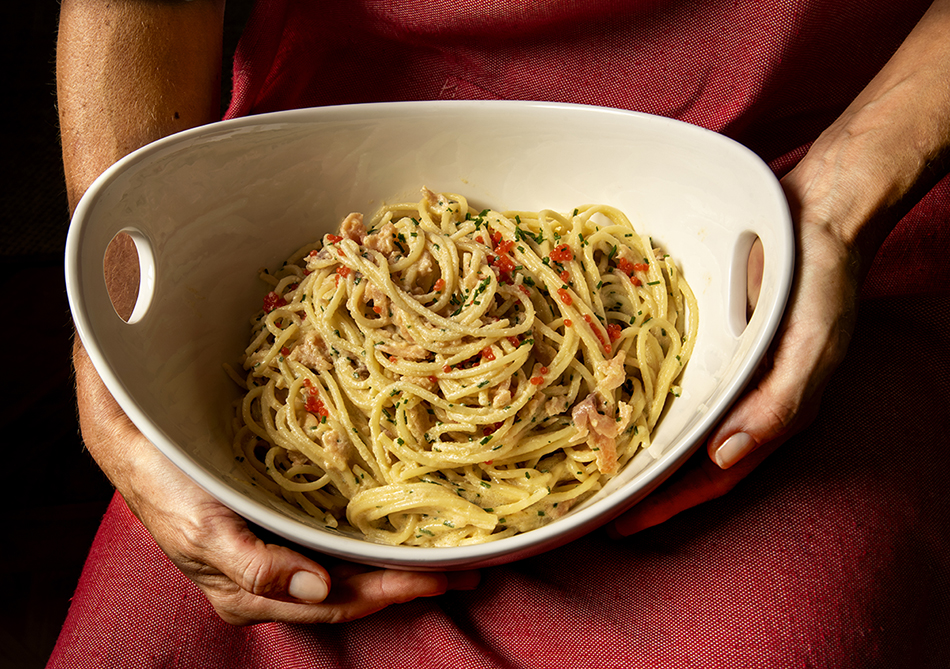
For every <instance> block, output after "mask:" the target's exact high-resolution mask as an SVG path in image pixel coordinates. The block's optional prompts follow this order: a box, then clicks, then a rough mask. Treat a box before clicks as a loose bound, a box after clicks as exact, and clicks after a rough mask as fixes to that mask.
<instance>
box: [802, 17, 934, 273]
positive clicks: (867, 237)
mask: <svg viewBox="0 0 950 669" xmlns="http://www.w3.org/2000/svg"><path fill="white" fill-rule="evenodd" d="M948 149H950V0H937V2H934V3H933V5H932V6H931V8H930V10H929V11H928V12H927V14H926V15H925V16H924V17H923V19H922V20H921V21H920V23H919V24H918V25H917V26H916V28H915V29H914V30H913V32H912V33H911V34H910V35H909V36H908V38H907V39H906V40H905V41H904V43H903V44H902V45H901V47H900V49H898V51H897V52H896V53H895V54H894V56H893V57H892V58H891V59H890V61H889V62H888V63H887V65H886V66H885V67H884V68H883V69H882V70H881V71H880V73H879V74H878V75H877V76H876V77H875V78H874V79H873V80H872V81H871V82H870V83H869V84H868V86H867V87H866V88H865V89H864V90H863V91H862V93H861V94H860V95H859V96H858V97H857V98H856V99H855V100H854V102H852V104H851V105H849V106H848V108H847V109H846V110H845V112H844V113H843V114H842V115H841V116H840V117H839V118H838V120H837V121H836V122H835V123H834V124H832V125H831V126H830V127H829V128H828V129H827V130H826V131H825V132H824V133H822V135H821V136H820V137H819V138H818V140H816V142H815V143H814V145H813V146H812V148H811V149H810V151H809V153H808V155H807V156H806V158H805V159H803V160H802V162H801V163H800V164H799V166H798V167H797V168H796V169H795V170H793V172H792V173H791V174H789V175H788V177H786V179H785V184H786V190H787V191H788V192H789V195H790V198H791V199H792V205H793V207H796V206H798V207H801V208H802V209H805V210H807V211H809V212H810V213H811V216H810V217H809V218H808V220H806V221H803V223H804V224H818V225H825V226H827V227H828V230H829V232H831V233H832V234H834V235H835V236H836V237H837V238H838V239H840V240H841V241H842V242H843V243H844V244H845V245H846V246H848V247H849V249H850V250H851V251H852V252H854V253H856V255H857V257H858V259H859V260H858V264H859V266H858V267H857V268H856V269H857V271H858V274H859V275H861V276H863V274H864V273H865V272H866V271H867V269H868V267H869V265H870V262H871V260H872V259H873V256H874V253H875V251H876V250H877V248H878V247H879V246H880V245H881V243H883V241H884V238H885V237H886V236H887V234H888V233H889V232H890V230H891V229H893V227H894V225H895V224H896V223H897V221H899V220H900V218H901V217H902V216H903V214H905V213H906V212H907V211H908V210H909V209H910V207H912V206H913V205H914V204H915V203H916V201H917V200H918V199H919V198H920V197H922V196H923V195H924V194H925V193H926V192H927V190H929V189H930V188H931V187H932V186H933V185H934V184H935V183H936V181H937V180H938V179H939V178H940V177H941V176H943V174H944V173H945V170H946V167H947V158H948V155H950V150H948Z"/></svg>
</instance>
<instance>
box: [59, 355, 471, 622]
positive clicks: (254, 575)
mask: <svg viewBox="0 0 950 669" xmlns="http://www.w3.org/2000/svg"><path fill="white" fill-rule="evenodd" d="M74 360H75V365H76V377H77V391H78V392H77V395H78V399H79V411H80V421H81V425H82V430H83V436H84V439H85V442H86V445H87V447H88V448H89V450H90V452H91V453H92V455H93V457H94V458H95V459H96V460H97V462H98V463H99V465H100V466H101V467H102V469H103V471H105V473H106V474H107V475H108V476H109V478H110V479H111V480H112V482H113V484H115V486H116V488H117V489H118V490H119V492H120V493H121V494H122V496H123V497H124V498H125V501H126V503H127V504H128V505H129V508H130V509H131V510H132V511H133V513H134V514H135V515H136V516H137V517H138V518H139V520H141V521H142V523H143V525H145V527H146V528H147V529H148V530H149V532H150V533H151V534H152V536H153V537H154V539H155V541H156V543H157V544H158V546H159V547H160V548H161V549H162V551H164V552H165V554H166V555H167V556H168V557H169V559H170V560H171V561H172V562H173V563H174V564H175V566H176V567H177V568H178V569H179V570H181V571H182V572H183V573H184V574H185V576H187V577H188V578H189V579H190V580H192V581H193V582H194V583H195V584H196V585H197V586H198V587H199V588H200V589H201V590H202V592H203V593H204V595H205V596H206V597H207V599H208V601H209V602H210V603H211V605H212V606H213V607H214V609H215V611H216V612H217V614H218V615H219V616H220V617H221V618H222V619H223V620H225V621H226V622H228V623H231V624H235V625H246V624H251V623H257V622H265V621H281V622H293V623H328V622H345V621H349V620H354V619H356V618H361V617H363V616H366V615H369V614H371V613H374V612H376V611H378V610H380V609H383V608H385V607H387V606H389V605H390V604H396V603H400V602H406V601H409V600H412V599H415V598H416V597H429V596H433V595H440V594H443V593H445V592H446V590H448V589H471V588H473V587H475V585H476V584H477V582H478V573H477V572H455V573H449V574H441V573H423V572H408V571H397V570H386V569H383V570H379V569H369V568H366V567H362V566H360V565H354V564H350V563H345V562H335V563H334V565H333V566H331V567H330V569H329V570H327V569H325V568H324V567H322V566H321V565H319V564H317V563H316V562H315V561H313V560H312V559H310V558H309V557H306V556H305V555H303V554H301V553H299V552H297V551H294V550H291V549H290V548H288V547H286V546H281V545H277V544H268V543H265V542H264V541H262V540H261V539H260V538H258V537H257V536H255V535H254V533H253V532H252V531H251V530H250V528H249V527H248V526H247V523H245V521H244V520H243V519H242V518H240V517H239V516H238V515H237V514H235V513H234V512H233V511H231V510H230V509H228V508H227V507H225V506H224V505H222V504H221V503H220V502H218V501H217V500H216V499H214V498H213V497H212V496H211V495H209V494H208V493H206V492H205V491H204V490H202V489H201V488H199V487H198V486H197V485H195V484H194V483H193V482H192V481H191V479H189V478H188V477H187V476H186V475H185V474H184V473H182V472H181V471H180V470H179V469H178V468H177V467H175V465H173V464H172V463H171V461H169V460H168V459H167V458H166V457H165V456H164V455H162V453H161V452H159V451H158V449H156V448H155V447H154V446H152V444H150V443H149V442H148V440H146V439H145V437H144V436H142V434H141V433H140V432H139V431H138V430H137V429H136V427H135V426H134V425H133V424H132V422H131V421H130V420H129V419H128V418H127V417H126V415H125V414H124V413H123V412H122V410H121V408H119V406H118V404H117V403H116V402H115V400H114V399H113V398H112V396H111V395H110V394H109V391H108V390H107V389H106V388H105V386H104V384H103V383H102V381H101V380H100V378H99V376H98V374H97V373H96V371H95V369H94V368H93V367H92V363H91V362H90V360H89V358H88V356H87V355H86V353H85V351H84V350H83V349H82V346H81V344H78V342H77V346H76V350H75V352H74Z"/></svg>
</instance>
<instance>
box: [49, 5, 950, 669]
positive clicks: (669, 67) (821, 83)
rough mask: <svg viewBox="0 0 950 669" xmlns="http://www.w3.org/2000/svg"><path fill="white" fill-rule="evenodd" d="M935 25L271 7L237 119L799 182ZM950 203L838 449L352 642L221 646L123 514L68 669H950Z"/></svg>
mask: <svg viewBox="0 0 950 669" xmlns="http://www.w3.org/2000/svg"><path fill="white" fill-rule="evenodd" d="M928 4H929V3H928V2H923V1H914V0H908V1H907V2H901V3H866V2H859V1H857V0H854V1H852V0H844V1H842V0H763V1H758V2H753V1H751V0H749V1H745V0H738V1H736V2H732V1H729V2H726V1H722V0H719V1H713V0H703V1H699V2H678V1H674V0H665V1H662V0H638V1H629V2H622V1H621V0H601V1H596V0H552V1H550V2H504V1H502V0H427V1H426V2H423V1H422V0H335V1H331V0H326V1H324V2H320V3H315V2H314V3H305V2H290V1H288V0H260V1H259V2H258V4H257V7H256V8H255V11H254V13H253V15H252V18H251V21H250V24H249V26H248V28H247V30H246V31H245V34H244V36H243V37H242V40H241V43H240V45H239V49H238V53H237V56H236V62H235V83H234V98H233V102H232V105H231V108H230V111H229V116H239V115H246V114H252V113H258V112H264V111H272V110H277V109H286V108H290V107H303V106H313V105H326V104H340V103H348V102H367V101H384V100H406V99H447V98H507V99H542V100H556V101H566V102H581V103H590V104H599V105H607V106H614V107H621V108H627V109H634V110H638V111H646V112H651V113H658V114H663V115H667V116H673V117H676V118H680V119H683V120H686V121H689V122H692V123H696V124H699V125H703V126H705V127H708V128H711V129H713V130H716V131H719V132H723V133H725V134H727V135H729V136H731V137H734V138H735V139H737V140H739V141H741V142H743V143H745V144H746V145H748V146H749V147H751V148H752V149H753V150H755V151H757V152H758V153H759V154H760V155H761V156H762V157H763V158H764V159H765V160H767V161H769V163H770V164H771V165H772V166H773V168H774V169H775V170H776V171H777V172H779V173H781V172H783V171H785V170H787V169H788V168H789V167H791V166H792V165H793V164H794V162H795V161H796V160H797V159H799V158H800V157H801V156H802V155H803V153H804V149H805V147H807V145H808V144H809V143H810V142H811V141H812V140H813V139H814V138H815V137H816V136H817V134H818V133H819V132H820V131H821V130H822V129H823V128H824V127H825V126H827V125H828V124H829V123H830V122H831V121H832V120H833V119H834V118H835V116H836V115H837V114H838V113H839V112H840V110H841V109H843V107H844V106H845V105H846V104H847V103H848V102H849V101H850V99H851V98H853V96H854V95H855V94H856V93H857V92H858V91H859V90H860V89H861V87H862V86H863V85H864V84H865V83H866V82H867V81H868V80H869V79H870V78H871V77H872V76H873V74H874V73H875V72H876V71H877V69H879V68H880V66H881V65H882V64H883V63H884V62H885V61H886V60H887V58H888V57H889V56H890V55H891V54H892V53H893V51H894V49H895V48H896V47H897V45H898V44H899V43H900V42H901V40H902V39H903V38H904V37H905V36H906V34H907V33H908V32H909V31H910V29H911V28H912V27H913V25H914V23H915V22H916V21H917V19H918V18H919V17H920V16H921V15H922V13H923V11H924V9H925V7H926V5H928ZM948 212H950V187H948V185H947V183H946V182H942V183H941V184H940V185H939V186H938V187H937V188H936V189H935V190H934V191H933V192H931V193H930V194H929V195H928V196H927V198H925V200H924V201H923V202H922V203H921V205H919V206H918V207H917V208H916V209H915V210H914V211H913V212H911V214H910V215H908V217H907V218H905V220H904V221H902V223H901V225H900V226H899V227H898V229H897V230H895V232H894V234H892V235H891V237H890V238H889V239H888V242H887V244H886V245H885V247H884V248H883V249H882V251H881V253H880V254H879V256H878V258H877V260H876V264H875V268H874V270H873V271H872V274H871V276H870V277H869V280H868V283H867V285H866V287H865V295H866V297H867V298H868V299H866V300H865V302H864V303H863V305H862V308H861V312H860V315H859V323H858V327H857V330H856V333H855V337H854V339H853V343H852V347H851V351H850V353H849V357H848V359H847V360H846V361H845V363H844V365H843V366H842V368H841V369H840V371H839V372H838V373H837V374H836V376H835V377H834V378H833V379H832V382H831V385H830V386H829V388H828V390H827V392H826V400H825V403H824V405H823V408H822V411H821V414H820V415H819V418H818V420H817V421H816V423H815V424H814V425H813V426H812V427H811V428H809V429H808V430H807V431H806V432H805V433H803V434H801V435H799V436H798V437H796V438H794V439H793V440H792V441H790V442H789V443H788V444H786V445H785V446H784V447H783V448H782V449H780V451H778V452H777V453H776V454H775V455H774V456H772V457H771V458H770V459H769V460H768V461H766V463H765V464H764V465H762V466H761V467H760V468H759V469H758V470H756V472H755V473H754V474H753V475H752V476H751V477H750V478H748V479H747V480H746V481H744V482H743V483H742V484H741V485H740V486H739V487H738V488H737V489H736V490H734V491H733V492H732V493H730V494H729V495H727V496H726V497H724V498H722V499H720V500H716V501H714V502H710V503H708V504H705V505H703V506H702V507H699V508H697V509H693V510H691V511H689V512H686V513H684V514H682V515H680V516H678V517H676V518H674V519H673V520H671V521H669V522H668V523H666V524H664V525H662V526H660V527H657V528H653V529H651V530H648V531H645V532H643V533H641V534H639V535H637V536H634V537H631V538H628V539H626V540H620V541H613V540H610V539H608V538H607V537H606V536H604V535H603V534H600V533H595V534H593V535H591V536H588V537H586V538H584V539H581V540H579V541H576V542H574V543H572V544H570V545H569V546H566V547H564V548H561V549H558V550H555V551H551V552H549V553H546V554H544V555H541V556H539V557H536V558H532V559H529V560H525V561H522V562H519V563H515V564H512V565H508V566H504V567H497V568H492V569H488V570H485V572H484V574H483V580H482V584H481V585H480V586H479V588H478V589H477V590H475V591H473V592H464V593H451V594H448V595H446V596H443V597H439V598H433V599H425V600H419V601H415V602H411V603H408V604H404V605H399V606H396V607H391V608H390V609H387V610H385V611H383V612H381V613H379V614H376V615H373V616H371V617H369V618H367V619H364V620H360V621H356V622H353V623H349V624H345V625H339V626H291V625H283V624H265V625H257V626H253V627H248V628H234V627H230V626H228V625H226V624H224V623H223V622H221V621H220V620H219V619H218V618H217V617H216V616H215V614H214V613H213V611H212V610H211V608H210V606H209V605H208V604H207V602H206V601H205V600H204V598H203V596H202V595H201V594H200V592H199V591H198V590H197V588H195V587H194V586H193V585H192V584H191V583H190V582H189V581H187V579H185V578H184V577H183V576H182V575H181V574H180V573H179V572H177V571H176V570H175V569H174V567H173V566H172V565H171V564H170V562H169V561H168V560H167V558H165V556H164V555H163V554H162V553H161V551H160V550H159V549H158V548H157V546H156V545H155V543H154V541H152V539H151V537H150V536H149V535H148V533H147V532H146V531H145V529H144V528H143V527H142V526H141V525H140V524H139V523H138V521H137V520H135V518H134V517H133V516H132V515H131V513H130V512H129V511H128V509H127V508H126V507H125V505H124V503H123V502H122V500H121V499H118V498H117V499H116V500H115V501H114V503H113V504H112V506H111V507H110V509H109V512H108V513H107V515H106V517H105V519H104V521H103V524H102V527H101V529H100V531H99V534H98V536H97V538H96V541H95V544H94V545H93V548H92V551H91V553H90V556H89V559H88V562H87V565H86V568H85V571H84V573H83V576H82V579H81V581H80V583H79V586H78V588H77V591H76V596H75V598H74V600H73V604H72V607H71V609H70V613H69V617H68V619H67V621H66V624H65V626H64V629H63V633H62V635H61V637H60V640H59V643H58V645H57V647H56V650H55V651H54V653H53V656H52V658H51V660H50V664H49V666H50V667H54V668H57V669H58V668H60V667H64V668H65V667H69V668H71V669H72V668H84V667H90V668H91V667H176V668H187V667H196V668H197V667H201V668H203V669H204V668H209V667H211V668H213V667H264V668H271V667H274V668H276V667H281V668H293V667H354V668H363V667H365V668H367V669H383V668H386V667H394V668H395V667H399V668H402V667H406V666H414V667H420V668H424V667H453V668H455V667H458V668H465V667H473V668H475V667H477V668H482V667H485V668H488V667H574V666H577V667H677V668H678V667H698V668H703V669H705V668H713V667H763V668H766V667H767V668H770V669H771V668H774V667H815V668H825V667H835V668H840V667H844V668H848V667H854V668H862V669H864V668H867V667H882V668H883V667H886V668H888V669H895V668H902V667H908V668H910V667H913V668H915V669H917V668H921V667H923V668H927V667H945V666H950V647H948V646H947V644H946V643H945V640H944V637H945V633H946V629H947V628H948V624H950V524H948V522H947V521H948V519H950V486H948V485H947V483H948V474H947V472H948V466H950V449H948V448H947V445H948V443H947V442H948V440H950V438H948V435H950V383H948V379H950V270H948V267H947V263H946V260H945V257H946V250H947V249H948V248H950V226H947V225H946V218H947V215H948Z"/></svg>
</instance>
